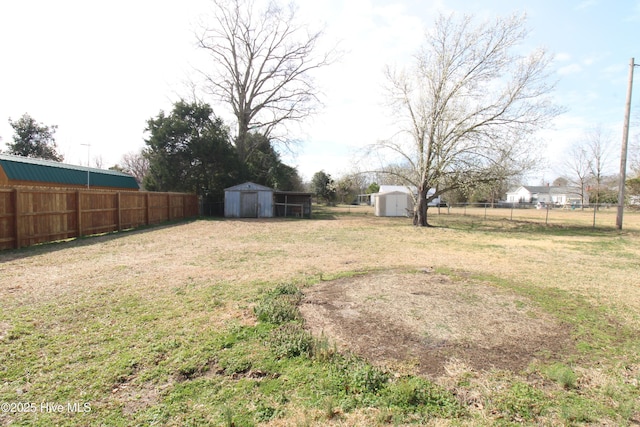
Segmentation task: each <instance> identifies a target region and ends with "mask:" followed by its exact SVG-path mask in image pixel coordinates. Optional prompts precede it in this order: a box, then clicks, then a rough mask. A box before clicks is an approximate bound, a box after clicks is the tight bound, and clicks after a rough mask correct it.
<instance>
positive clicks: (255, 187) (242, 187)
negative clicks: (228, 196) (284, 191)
mask: <svg viewBox="0 0 640 427" xmlns="http://www.w3.org/2000/svg"><path fill="white" fill-rule="evenodd" d="M224 191H273V188H269V187H265V186H264V185H260V184H256V183H255V182H245V183H243V184H238V185H234V186H233V187H229V188H225V189H224Z"/></svg>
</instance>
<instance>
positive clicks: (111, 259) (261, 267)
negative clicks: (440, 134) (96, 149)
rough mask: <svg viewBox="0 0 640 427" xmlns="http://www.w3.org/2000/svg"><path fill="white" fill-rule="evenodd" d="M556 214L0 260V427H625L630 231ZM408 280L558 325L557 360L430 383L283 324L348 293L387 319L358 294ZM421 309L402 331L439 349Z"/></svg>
mask: <svg viewBox="0 0 640 427" xmlns="http://www.w3.org/2000/svg"><path fill="white" fill-rule="evenodd" d="M430 213H434V214H435V211H434V212H432V211H431V210H430ZM562 213H563V214H565V213H566V214H567V216H566V218H565V219H566V221H563V222H562V225H560V224H558V223H550V224H549V225H548V226H545V224H544V221H543V222H542V223H540V221H539V220H537V219H535V218H523V217H518V218H514V219H517V221H510V220H509V219H508V218H509V217H508V216H507V217H504V216H488V217H487V219H484V217H483V216H482V213H481V212H480V211H478V215H473V216H471V215H466V216H463V215H462V214H461V213H455V212H451V213H449V214H444V213H441V214H440V215H432V216H431V217H430V221H431V222H432V223H433V224H434V225H436V227H434V228H425V229H418V228H414V227H412V226H411V225H410V222H409V221H408V220H407V219H401V218H376V217H373V216H372V212H371V210H370V209H369V208H359V207H355V208H354V207H339V208H335V209H321V210H320V211H319V212H317V214H316V215H315V219H313V220H285V219H278V220H198V221H192V222H187V223H180V224H174V225H170V226H164V227H157V228H149V229H145V230H139V231H131V232H123V233H119V234H112V235H105V236H100V237H91V238H83V239H79V240H76V241H72V242H63V243H56V244H50V245H43V246H39V247H34V248H27V249H23V250H19V251H5V252H1V253H0V309H1V311H0V404H2V407H1V409H2V411H1V412H0V425H37V426H51V425H70V426H72V425H79V426H80V425H82V426H84V425H109V426H132V425H176V426H177V425H181V426H188V425H192V426H199V425H222V426H225V425H226V426H252V425H266V426H312V425H317V426H320V425H327V424H328V425H336V426H370V425H405V424H406V425H437V426H441V425H487V426H489V425H521V424H525V425H611V426H613V425H637V424H639V423H640V390H639V389H638V382H639V381H640V317H639V316H638V313H640V215H639V214H637V213H635V214H634V213H626V214H625V230H624V231H623V232H618V231H616V230H615V229H614V227H613V224H615V213H613V218H614V220H613V224H612V225H610V226H609V225H606V226H605V225H598V227H597V228H595V229H593V228H591V227H590V225H591V223H590V222H589V220H588V218H587V219H585V218H582V217H579V218H578V217H576V218H577V219H576V220H571V219H570V218H571V217H570V216H571V215H576V216H577V215H581V214H583V213H581V212H580V213H576V212H562ZM531 214H532V215H540V211H536V212H532V213H531ZM585 214H586V213H585ZM605 214H606V215H610V213H603V215H605ZM557 215H560V213H557ZM587 215H588V214H587ZM599 215H600V214H599ZM572 223H573V224H574V225H571V224H572ZM423 271H428V272H431V273H429V274H433V275H437V277H439V278H446V279H447V281H446V283H451V284H452V285H451V286H454V285H455V286H458V285H459V286H464V288H460V289H464V290H465V292H466V293H465V292H459V296H458V298H459V300H460V301H462V300H463V299H464V297H465V296H466V297H467V300H468V301H466V302H467V303H468V304H469V305H468V306H469V307H472V308H475V309H483V308H484V311H485V313H484V315H485V316H486V319H485V321H487V322H490V321H491V317H492V316H493V315H494V314H495V317H496V318H498V317H499V316H500V315H502V314H504V313H499V311H501V310H502V309H501V307H502V305H504V306H505V307H504V309H505V310H507V309H509V310H511V311H512V312H514V313H516V314H518V313H520V314H522V316H524V318H525V319H526V316H529V317H530V318H531V319H532V322H531V323H534V321H539V320H540V319H548V321H549V322H551V321H553V322H555V324H557V325H561V327H562V328H564V330H566V331H567V333H568V336H569V342H568V344H567V345H566V348H564V347H563V348H564V350H563V351H560V352H559V353H557V354H554V355H553V357H545V355H544V354H538V353H536V354H532V355H531V360H530V361H529V362H528V363H526V364H525V366H523V367H521V368H518V369H507V368H504V367H500V366H497V367H494V368H492V367H490V366H486V365H483V366H482V367H479V365H474V364H473V363H471V362H470V361H466V360H464V359H462V358H456V357H451V358H448V359H446V360H443V361H442V362H443V366H444V369H443V370H442V372H439V373H437V372H436V373H429V372H425V370H423V369H420V368H419V366H418V365H417V364H416V363H415V360H413V359H412V358H411V357H409V358H407V359H406V360H396V362H394V363H387V362H386V361H382V360H374V359H372V358H371V357H369V355H370V353H362V352H360V351H359V350H358V348H355V347H354V348H353V349H349V348H348V346H346V347H345V346H344V345H342V344H340V345H339V343H337V342H336V341H335V338H334V337H333V336H331V335H330V334H328V333H327V334H324V333H323V332H322V333H321V334H317V333H316V334H315V335H311V334H310V332H309V330H310V328H309V327H308V324H307V322H306V321H305V319H304V317H303V316H302V314H301V311H300V310H299V307H300V304H302V303H304V301H305V298H308V295H309V294H312V293H313V292H315V290H317V289H319V288H321V287H322V286H325V285H327V284H331V283H333V281H350V280H353V281H354V282H353V283H358V282H357V280H358V279H360V278H362V279H363V280H368V282H367V286H368V288H367V289H368V292H369V294H367V296H366V298H363V300H362V301H367V302H368V303H370V305H372V306H373V305H375V304H378V305H375V306H376V307H383V306H384V307H396V308H397V307H398V306H397V305H396V306H393V305H383V304H391V303H392V301H386V299H388V298H391V299H393V295H389V294H383V292H382V291H384V289H381V292H380V293H376V292H375V291H376V290H375V283H376V282H375V280H374V279H372V278H375V277H376V276H375V275H376V274H381V273H389V272H391V273H389V274H398V275H399V276H398V277H404V276H401V275H412V274H418V273H417V272H423ZM411 277H413V276H411ZM433 277H436V276H433ZM441 282H442V280H441ZM345 283H352V282H345ZM380 283H382V282H380ZM443 283H444V282H443ZM446 283H444V284H442V283H441V285H440V287H439V288H438V289H439V291H438V292H440V294H442V292H445V291H446V289H447V288H446V287H445V285H446ZM380 286H381V287H383V286H384V285H380ZM394 286H397V287H398V289H401V284H397V283H396V285H394ZM394 289H395V288H394ZM443 289H444V291H443ZM452 289H453V288H452ZM456 289H458V288H456ZM483 289H491V292H484V291H482V290H483ZM474 290H475V292H476V293H480V292H482V294H483V295H484V294H485V293H490V294H492V295H493V294H495V295H497V296H496V298H497V297H498V296H499V297H500V298H501V299H500V300H492V301H490V302H485V300H484V299H481V297H483V295H479V296H478V297H477V298H480V299H477V300H474V299H473V298H471V296H473V295H475V294H474ZM367 298H368V299H367ZM474 298H475V297H474ZM403 301H404V300H403ZM404 304H405V305H406V304H408V303H404ZM474 304H475V305H474ZM501 304H502V305H501ZM506 305H509V307H506ZM439 307H440V306H437V305H436V306H433V307H430V309H429V310H431V311H429V310H424V311H420V312H419V313H418V312H415V313H412V314H411V315H412V316H414V317H413V320H412V321H414V323H416V324H422V326H424V327H427V326H430V327H434V328H435V327H436V326H437V328H440V330H442V331H445V332H446V331H449V329H447V328H448V325H447V324H446V319H447V317H446V316H442V315H441V314H442V313H439V312H438V310H439ZM514 307H515V308H517V310H515V309H514ZM492 310H493V311H492ZM514 310H515V311H514ZM458 315H459V316H464V315H465V313H461V312H458ZM466 315H468V314H466ZM506 318H508V317H506ZM436 319H437V320H436ZM443 319H445V320H443ZM398 321H400V320H398ZM420 322H422V323H420ZM431 323H437V325H431ZM525 323H526V322H525ZM368 327H370V328H380V329H382V330H384V328H385V324H379V325H373V324H370V325H369V326H368ZM431 330H436V329H433V328H432V329H431ZM453 332H456V331H449V332H447V333H448V334H449V335H446V336H447V337H449V338H450V339H451V340H454V338H455V340H457V341H456V342H457V343H467V345H469V346H478V347H482V345H481V343H480V344H479V342H478V339H479V338H478V337H477V336H473V337H472V336H469V337H465V336H458V335H456V336H455V337H454V334H453ZM443 333H444V332H443ZM373 335H374V331H372V336H373ZM443 336H445V335H443ZM449 338H448V339H449ZM489 344H490V343H488V344H487V346H488V345H489ZM416 345H418V346H419V345H420V344H419V343H418V344H416ZM423 351H424V352H428V351H430V350H429V348H426V347H425V348H424V350H423ZM445 356H446V355H445ZM445 356H443V357H445ZM434 372H435V371H434Z"/></svg>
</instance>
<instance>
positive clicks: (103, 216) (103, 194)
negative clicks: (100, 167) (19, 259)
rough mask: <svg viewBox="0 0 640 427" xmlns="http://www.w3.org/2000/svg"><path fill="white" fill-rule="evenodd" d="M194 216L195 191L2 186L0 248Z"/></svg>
mask: <svg viewBox="0 0 640 427" xmlns="http://www.w3.org/2000/svg"><path fill="white" fill-rule="evenodd" d="M197 215H198V198H197V196H195V195H193V194H179V193H146V192H108V191H85V190H77V191H69V190H60V189H41V188H38V189H32V188H13V189H9V188H5V189H0V250H4V249H11V248H20V247H23V246H30V245H34V244H38V243H45V242H50V241H54V240H63V239H68V238H73V237H78V236H83V235H89V234H99V233H107V232H111V231H116V230H123V229H128V228H135V227H139V226H141V225H146V224H158V223H161V222H164V221H167V220H175V219H183V218H190V217H195V216H197Z"/></svg>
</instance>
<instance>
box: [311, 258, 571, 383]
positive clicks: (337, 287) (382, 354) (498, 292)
mask: <svg viewBox="0 0 640 427" xmlns="http://www.w3.org/2000/svg"><path fill="white" fill-rule="evenodd" d="M304 293H305V297H304V300H303V302H302V305H301V307H300V310H301V312H302V314H303V316H304V318H305V320H306V324H307V325H308V327H309V328H310V329H311V330H312V332H313V333H314V334H316V335H320V334H324V335H325V336H327V337H328V338H329V339H330V340H332V341H335V342H336V344H337V345H338V347H339V348H342V349H349V350H350V351H353V352H354V353H356V354H358V355H361V356H363V357H365V358H367V359H368V360H369V361H370V362H372V363H381V364H383V365H394V364H397V363H399V362H400V363H405V362H409V363H411V364H413V365H415V367H416V368H417V369H418V371H419V372H420V373H423V374H427V375H430V376H432V377H438V376H440V375H442V374H444V369H445V366H446V364H447V362H448V361H450V360H459V361H462V362H464V363H465V364H467V365H469V366H470V367H471V368H473V369H475V370H488V369H505V370H511V371H514V372H518V371H521V370H523V369H525V368H526V367H527V366H528V365H529V364H530V363H531V362H534V361H536V360H547V359H555V358H556V357H559V356H560V355H561V354H566V353H568V352H571V351H572V349H573V344H572V340H571V338H570V330H569V328H568V327H567V326H566V325H563V324H562V323H560V322H558V321H557V320H556V319H555V318H553V317H552V316H550V315H549V314H547V313H545V312H543V311H542V310H541V309H539V308H538V307H536V306H535V305H534V304H532V302H531V301H529V300H527V299H526V298H525V297H522V296H519V295H516V294H514V293H512V292H509V291H507V290H504V289H500V288H497V287H495V286H491V285H489V284H486V283H480V282H473V281H468V280H457V279H456V280H453V279H451V278H449V277H448V276H446V275H441V274H436V273H433V272H432V271H431V270H429V269H425V270H423V271H421V272H418V273H400V272H389V273H384V274H372V275H367V276H360V277H352V278H346V279H340V280H335V281H329V282H324V283H321V284H318V285H315V286H313V287H311V288H308V289H305V290H304Z"/></svg>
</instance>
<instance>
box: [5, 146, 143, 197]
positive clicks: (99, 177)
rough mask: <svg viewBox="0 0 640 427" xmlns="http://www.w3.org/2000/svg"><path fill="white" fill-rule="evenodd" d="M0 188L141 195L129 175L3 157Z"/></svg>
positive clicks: (32, 159)
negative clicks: (66, 189) (94, 190)
mask: <svg viewBox="0 0 640 427" xmlns="http://www.w3.org/2000/svg"><path fill="white" fill-rule="evenodd" d="M0 187H55V188H70V189H81V188H85V189H86V188H89V189H96V190H114V191H138V190H139V189H140V186H139V185H138V183H137V182H136V180H135V178H134V177H133V176H131V175H129V174H126V173H123V172H119V171H113V170H106V169H97V168H90V167H86V166H76V165H69V164H66V163H59V162H54V161H50V160H42V159H34V158H30V157H22V156H14V155H10V154H0Z"/></svg>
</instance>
